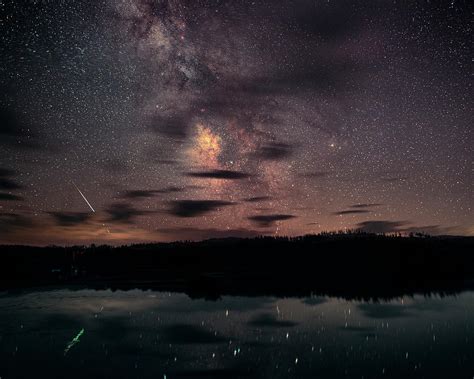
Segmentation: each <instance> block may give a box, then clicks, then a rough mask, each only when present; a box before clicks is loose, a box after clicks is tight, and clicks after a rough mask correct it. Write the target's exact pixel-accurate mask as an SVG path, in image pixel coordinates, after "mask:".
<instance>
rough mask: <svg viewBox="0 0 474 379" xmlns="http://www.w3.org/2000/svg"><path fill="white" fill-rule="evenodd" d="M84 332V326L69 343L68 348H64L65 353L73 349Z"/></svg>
mask: <svg viewBox="0 0 474 379" xmlns="http://www.w3.org/2000/svg"><path fill="white" fill-rule="evenodd" d="M83 334H84V328H82V329H81V330H80V331H79V333H77V335H76V336H75V337H74V338H73V339H72V340H71V341H70V342H69V343H68V344H67V346H66V348H65V349H64V355H66V354H67V353H68V352H69V350H71V348H72V347H73V346H74V345H76V344H78V343H79V341H80V339H81V336H82V335H83Z"/></svg>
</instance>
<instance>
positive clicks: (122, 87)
mask: <svg viewBox="0 0 474 379" xmlns="http://www.w3.org/2000/svg"><path fill="white" fill-rule="evenodd" d="M472 10H473V8H472V6H471V5H469V2H468V1H443V2H439V1H366V0H364V1H333V0H331V1H329V0H324V1H316V0H312V1H310V0H293V1H283V0H278V1H276V0H273V1H269V0H260V1H259V0H255V1H241V0H220V1H218V0H213V1H210V0H187V1H186V0H168V1H166V0H129V1H125V0H123V1H120V0H102V1H99V0H94V1H93V0H90V1H85V0H76V1H72V0H67V1H66V0H57V1H52V0H42V1H40V0H38V1H34V0H30V1H16V0H15V1H13V0H12V1H8V0H3V1H0V88H1V91H0V242H1V243H25V244H41V245H45V244H88V243H92V242H94V243H113V244H119V243H131V242H140V241H171V240H182V239H204V238H211V237H224V236H238V237H247V236H255V235H260V234H266V235H301V234H307V233H319V232H321V231H335V230H345V229H361V230H364V231H370V232H377V233H379V232H401V233H409V232H418V231H424V232H427V233H429V234H458V235H473V234H474V214H473V196H472V194H473V193H474V188H473V187H474V170H473V157H474V131H473V125H472V122H473V119H474V117H473V116H474V115H473V113H474V112H473V100H472V99H473V89H472V83H473V76H472V73H473V70H472V69H473V64H472V57H473V44H472V26H473V17H472Z"/></svg>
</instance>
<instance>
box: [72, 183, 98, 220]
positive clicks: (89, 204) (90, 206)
mask: <svg viewBox="0 0 474 379" xmlns="http://www.w3.org/2000/svg"><path fill="white" fill-rule="evenodd" d="M72 184H73V185H74V187H76V189H77V190H78V191H79V193H80V194H81V196H82V198H83V199H84V201H85V202H86V203H87V205H88V206H89V208H90V209H91V211H92V212H94V213H95V209H94V208H92V205H91V203H89V201H88V200H87V199H86V197H85V196H84V194H83V193H82V192H81V190H80V189H79V188H78V187H77V186H76V184H75V183H74V182H73V183H72Z"/></svg>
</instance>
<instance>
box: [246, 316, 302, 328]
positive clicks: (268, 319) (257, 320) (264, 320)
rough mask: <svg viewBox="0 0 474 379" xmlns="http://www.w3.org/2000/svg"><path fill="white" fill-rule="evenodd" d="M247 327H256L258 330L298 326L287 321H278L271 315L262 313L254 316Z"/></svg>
mask: <svg viewBox="0 0 474 379" xmlns="http://www.w3.org/2000/svg"><path fill="white" fill-rule="evenodd" d="M248 325H251V326H258V327H260V328H265V327H267V328H290V327H293V326H296V325H298V323H297V322H294V321H289V320H278V319H277V318H276V317H275V316H274V315H273V314H271V313H262V314H259V315H257V316H255V317H254V318H253V319H252V320H250V321H249V322H248Z"/></svg>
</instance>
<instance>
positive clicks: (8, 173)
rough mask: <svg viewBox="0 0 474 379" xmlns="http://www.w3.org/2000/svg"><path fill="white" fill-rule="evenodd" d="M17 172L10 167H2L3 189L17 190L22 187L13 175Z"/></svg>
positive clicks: (0, 172)
mask: <svg viewBox="0 0 474 379" xmlns="http://www.w3.org/2000/svg"><path fill="white" fill-rule="evenodd" d="M15 174H16V172H15V171H14V170H10V169H8V168H0V189H1V190H15V189H20V188H21V186H20V185H19V184H18V183H16V182H15V181H14V180H13V179H12V178H11V177H12V176H14V175H15Z"/></svg>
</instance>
